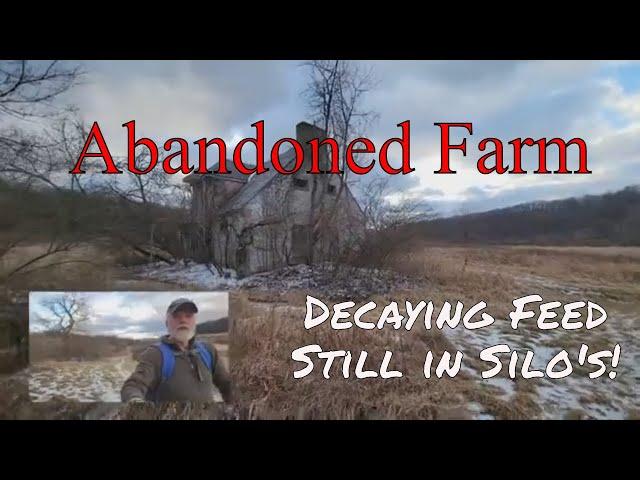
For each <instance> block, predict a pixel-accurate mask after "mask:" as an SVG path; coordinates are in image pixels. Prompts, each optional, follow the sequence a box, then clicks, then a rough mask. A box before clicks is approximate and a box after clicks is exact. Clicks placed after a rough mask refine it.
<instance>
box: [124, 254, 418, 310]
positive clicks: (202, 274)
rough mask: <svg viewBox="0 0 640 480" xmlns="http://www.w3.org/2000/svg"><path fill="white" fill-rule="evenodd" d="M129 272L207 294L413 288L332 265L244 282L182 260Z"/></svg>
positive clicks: (381, 274) (341, 293)
mask: <svg viewBox="0 0 640 480" xmlns="http://www.w3.org/2000/svg"><path fill="white" fill-rule="evenodd" d="M129 271H130V273H132V274H133V275H135V276H136V277H139V278H144V279H148V280H158V281H163V282H169V283H175V284H178V285H180V286H184V287H198V288H202V289H207V290H231V289H235V288H247V289H254V288H255V289H265V290H274V291H280V292H281V291H288V290H295V289H300V290H307V291H321V292H322V293H323V294H324V295H327V296H329V297H349V298H350V299H354V300H355V299H359V298H365V297H367V296H368V295H371V294H382V293H387V292H389V291H390V290H392V289H394V290H395V289H402V288H409V287H410V286H413V285H415V282H411V281H410V280H408V279H407V278H405V277H404V276H402V275H400V274H397V273H395V272H391V271H387V270H380V269H370V268H357V267H349V266H343V265H342V266H339V265H334V264H331V263H324V264H320V265H314V266H309V265H293V266H288V267H284V268H281V269H277V270H272V271H269V272H264V273H257V274H255V275H251V276H248V277H245V278H243V279H238V276H237V274H236V272H234V271H233V270H231V269H224V270H223V272H222V275H220V273H218V271H217V270H216V269H215V268H214V267H213V266H212V265H210V264H202V263H193V262H189V261H184V260H182V261H179V262H177V263H175V264H173V265H169V264H167V263H164V262H156V263H149V264H145V265H141V266H137V267H132V268H130V269H129Z"/></svg>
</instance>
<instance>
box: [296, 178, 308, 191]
mask: <svg viewBox="0 0 640 480" xmlns="http://www.w3.org/2000/svg"><path fill="white" fill-rule="evenodd" d="M293 186H294V187H296V188H299V189H300V190H307V189H308V187H309V180H305V179H303V178H294V179H293Z"/></svg>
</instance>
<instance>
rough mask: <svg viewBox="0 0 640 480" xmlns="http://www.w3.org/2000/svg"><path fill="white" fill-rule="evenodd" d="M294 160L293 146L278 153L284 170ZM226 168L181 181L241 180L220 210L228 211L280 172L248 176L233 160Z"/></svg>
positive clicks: (243, 202) (289, 167) (351, 195)
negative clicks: (226, 170)
mask: <svg viewBox="0 0 640 480" xmlns="http://www.w3.org/2000/svg"><path fill="white" fill-rule="evenodd" d="M295 160H296V156H295V150H294V149H293V148H290V149H289V150H287V151H286V152H284V153H282V154H281V155H280V164H281V165H282V168H283V169H285V170H291V169H292V168H293V167H294V163H295ZM265 166H267V167H269V166H270V164H269V163H268V162H265ZM217 167H218V164H217V163H216V164H215V165H214V166H213V168H212V169H213V170H215V169H216V168H217ZM227 168H228V170H229V172H230V173H229V174H223V175H221V174H217V173H207V174H199V173H191V174H189V175H187V176H186V177H185V178H184V179H183V181H185V182H187V183H190V184H192V185H193V184H195V183H197V182H200V181H202V179H203V178H204V177H207V178H213V179H218V180H234V181H242V182H243V183H245V185H244V186H243V187H242V188H240V190H239V191H238V192H237V193H235V194H234V195H233V196H231V198H229V199H228V200H227V201H226V204H225V205H224V207H223V208H222V210H221V211H222V212H230V211H233V210H239V209H241V208H242V207H244V206H245V205H247V204H248V203H249V202H250V201H251V200H253V199H254V198H255V197H256V196H257V195H258V194H259V193H260V192H261V191H262V190H264V189H265V188H266V187H268V186H269V185H271V184H272V183H273V181H274V180H275V179H276V178H278V177H280V174H279V173H278V172H277V171H276V170H275V169H274V168H269V170H267V171H266V172H265V173H261V174H260V175H257V174H253V175H248V176H247V175H245V174H242V173H240V172H238V171H237V170H235V168H233V162H231V161H228V162H227ZM345 187H346V190H347V194H348V195H349V197H351V199H352V200H353V201H354V203H355V204H356V205H357V206H358V209H359V210H360V212H362V207H360V205H359V203H358V201H357V200H356V199H355V197H354V196H353V193H352V192H351V189H350V188H349V187H348V185H345Z"/></svg>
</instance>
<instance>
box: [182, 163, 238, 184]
mask: <svg viewBox="0 0 640 480" xmlns="http://www.w3.org/2000/svg"><path fill="white" fill-rule="evenodd" d="M218 163H219V162H216V163H214V164H213V166H212V167H211V172H210V173H196V172H193V173H190V174H189V175H187V176H186V177H184V178H183V179H182V181H183V182H186V183H189V184H191V185H193V184H194V183H198V182H201V181H202V180H203V179H205V178H207V179H212V180H233V181H235V182H242V183H246V182H247V180H248V177H247V175H245V174H243V173H240V172H239V171H238V170H236V168H235V165H234V164H233V161H232V160H230V159H227V170H228V171H229V173H213V171H215V170H217V169H218Z"/></svg>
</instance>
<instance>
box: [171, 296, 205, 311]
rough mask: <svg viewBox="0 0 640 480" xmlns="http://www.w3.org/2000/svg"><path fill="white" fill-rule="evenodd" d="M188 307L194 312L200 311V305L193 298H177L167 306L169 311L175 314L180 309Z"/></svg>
mask: <svg viewBox="0 0 640 480" xmlns="http://www.w3.org/2000/svg"><path fill="white" fill-rule="evenodd" d="M186 309H189V310H191V311H192V312H193V313H198V307H197V306H196V304H195V303H194V302H193V300H189V299H188V298H176V299H175V300H174V301H173V302H171V304H170V305H169V307H168V308H167V313H170V314H171V315H173V314H174V313H176V312H177V311H178V310H186Z"/></svg>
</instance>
